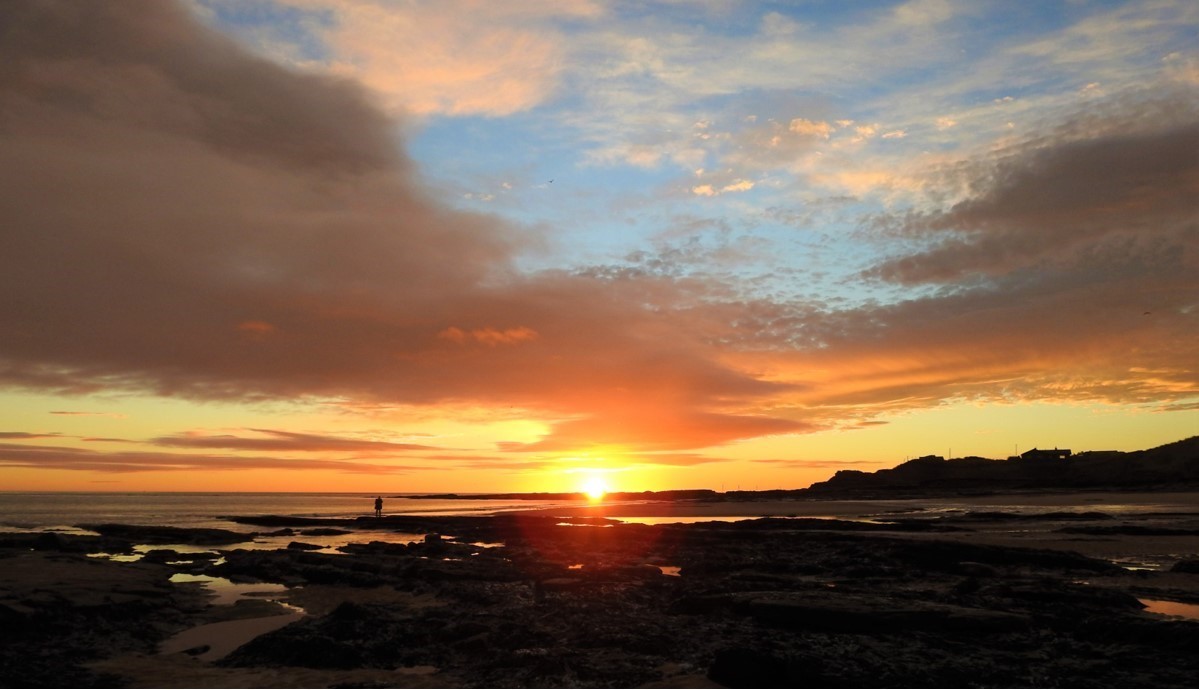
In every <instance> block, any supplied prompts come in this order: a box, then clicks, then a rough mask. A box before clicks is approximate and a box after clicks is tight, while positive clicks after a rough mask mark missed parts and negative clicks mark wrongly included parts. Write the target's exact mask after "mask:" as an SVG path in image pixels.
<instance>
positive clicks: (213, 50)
mask: <svg viewBox="0 0 1199 690" xmlns="http://www.w3.org/2000/svg"><path fill="white" fill-rule="evenodd" d="M0 218H3V219H4V220H3V222H2V223H0V245H2V247H3V249H2V251H0V294H2V295H3V299H0V490H47V491H89V490H90V491H363V492H370V493H399V492H441V491H461V492H509V491H513V492H515V491H573V490H577V489H579V488H581V487H583V486H585V485H587V486H590V485H594V484H596V483H601V484H603V485H606V486H607V487H608V488H609V489H611V490H620V491H642V490H660V489H682V488H711V489H716V490H733V489H772V488H801V487H805V486H808V485H809V484H810V483H812V482H815V481H822V480H824V479H827V478H828V477H829V476H831V475H832V474H833V473H834V472H836V471H838V470H865V471H870V470H875V469H880V468H886V467H892V466H895V465H896V464H899V463H901V462H903V461H904V460H906V459H908V458H912V457H917V456H922V455H927V454H936V455H942V456H946V457H965V456H971V455H977V456H982V457H990V458H1003V457H1007V456H1009V455H1012V454H1014V453H1018V452H1023V451H1025V450H1028V449H1030V448H1033V447H1040V448H1053V447H1057V448H1070V449H1072V450H1074V451H1076V452H1077V451H1083V450H1125V451H1129V450H1138V449H1143V448H1151V447H1154V446H1158V445H1162V444H1164V443H1169V442H1172V441H1177V440H1180V439H1183V438H1187V437H1190V436H1193V435H1196V433H1199V4H1196V3H1194V2H1188V1H1187V0H1177V1H1174V0H1162V1H1155V0H1146V1H1143V2H1091V1H1088V0H1077V1H1068V2H999V1H994V2H987V1H986V0H982V1H979V0H969V1H962V2H957V1H954V0H911V1H909V2H853V3H845V2H839V1H837V2H834V1H828V2H825V1H822V0H810V1H802V0H796V1H794V2H737V1H735V0H732V1H728V2H708V1H705V0H663V1H661V2H620V1H614V2H601V1H598V0H553V1H550V0H524V1H520V0H512V1H510V2H484V1H481V0H480V1H469V0H403V1H401V0H394V1H388V0H236V1H235V0H187V1H181V2H174V3H172V2H158V1H153V2H152V1H149V0H146V1H130V2H108V3H99V2H97V3H87V2H74V1H71V0H62V1H59V0H45V1H27V0H18V1H17V2H9V3H4V4H3V5H2V6H0Z"/></svg>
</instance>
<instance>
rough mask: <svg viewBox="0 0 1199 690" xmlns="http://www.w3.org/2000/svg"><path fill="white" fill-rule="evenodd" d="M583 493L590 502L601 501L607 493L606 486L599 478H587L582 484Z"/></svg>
mask: <svg viewBox="0 0 1199 690" xmlns="http://www.w3.org/2000/svg"><path fill="white" fill-rule="evenodd" d="M583 493H585V494H587V498H588V500H590V501H592V502H598V501H602V500H604V494H606V493H608V485H607V484H606V483H605V482H604V480H603V479H601V478H600V477H588V478H587V479H586V481H584V482H583Z"/></svg>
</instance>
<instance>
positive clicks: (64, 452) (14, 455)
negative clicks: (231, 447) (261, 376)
mask: <svg viewBox="0 0 1199 690" xmlns="http://www.w3.org/2000/svg"><path fill="white" fill-rule="evenodd" d="M0 467H28V468H36V469H59V470H84V471H92V472H115V473H122V472H178V471H195V470H199V471H217V470H263V469H267V470H333V471H337V472H347V473H363V474H389V473H405V472H412V471H420V470H426V469H428V468H427V467H419V466H405V465H393V464H389V463H364V462H355V461H349V460H317V459H297V458H286V457H271V456H239V455H203V454H190V453H149V452H136V451H129V452H102V451H94V450H89V449H85V448H71V447H66V446H26V445H20V444H15V443H0Z"/></svg>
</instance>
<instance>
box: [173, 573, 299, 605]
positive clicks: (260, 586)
mask: <svg viewBox="0 0 1199 690" xmlns="http://www.w3.org/2000/svg"><path fill="white" fill-rule="evenodd" d="M171 582H174V583H175V584H183V583H187V582H195V583H199V584H200V586H202V587H204V589H206V590H208V591H209V592H212V593H213V594H214V595H215V597H214V598H213V600H212V604H213V605H214V606H230V605H232V604H235V603H237V601H238V600H239V599H246V598H260V599H267V600H269V601H274V602H275V603H278V604H281V605H283V606H286V607H287V608H289V609H293V610H295V611H300V609H299V608H297V607H295V606H291V605H289V604H284V603H283V602H280V601H278V600H277V599H274V598H272V597H270V596H269V595H271V594H278V593H280V592H286V591H287V587H286V586H284V585H281V584H277V583H274V582H255V583H237V582H233V581H232V580H229V579H227V578H223V577H213V576H212V575H190V574H188V573H175V574H174V575H172V576H171Z"/></svg>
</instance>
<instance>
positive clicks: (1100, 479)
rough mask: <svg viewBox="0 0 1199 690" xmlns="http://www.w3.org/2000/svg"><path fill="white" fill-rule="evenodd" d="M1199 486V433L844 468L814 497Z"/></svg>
mask: <svg viewBox="0 0 1199 690" xmlns="http://www.w3.org/2000/svg"><path fill="white" fill-rule="evenodd" d="M1193 488H1199V436H1194V437H1191V438H1188V439H1185V440H1183V441H1177V442H1175V443H1170V444H1167V445H1164V446H1160V447H1158V448H1153V449H1150V450H1141V451H1135V452H1131V453H1121V452H1117V451H1096V452H1084V453H1078V454H1076V455H1072V456H1069V457H1063V458H1060V459H1050V460H1046V459H1040V458H1035V457H1013V458H1008V459H1007V460H988V459H986V458H973V457H972V458H958V459H953V460H946V459H945V458H942V457H940V456H933V455H930V456H926V457H922V458H917V459H915V460H909V461H908V462H905V463H903V464H901V465H899V466H898V467H894V468H892V469H888V470H879V471H877V472H869V473H868V472H861V471H858V470H841V471H839V472H837V473H836V474H834V475H833V477H832V478H831V479H829V480H827V481H824V482H817V483H816V484H813V485H812V486H811V487H809V488H808V490H807V491H806V492H804V494H805V495H808V496H827V497H841V496H855V497H884V496H885V497H895V496H928V495H949V494H984V493H994V492H1000V491H1035V490H1079V489H1113V490H1120V489H1136V490H1152V489H1169V490H1173V491H1178V490H1186V489H1193Z"/></svg>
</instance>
